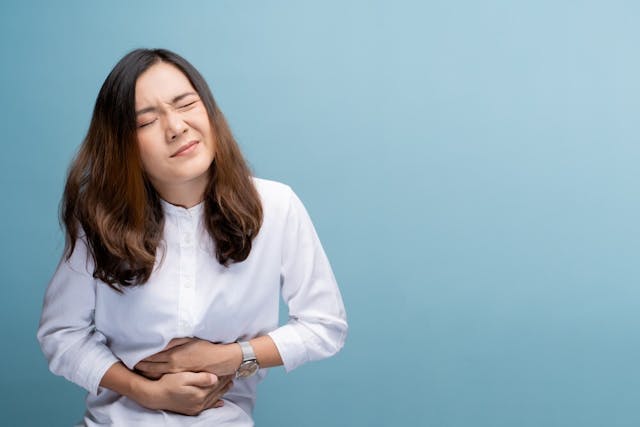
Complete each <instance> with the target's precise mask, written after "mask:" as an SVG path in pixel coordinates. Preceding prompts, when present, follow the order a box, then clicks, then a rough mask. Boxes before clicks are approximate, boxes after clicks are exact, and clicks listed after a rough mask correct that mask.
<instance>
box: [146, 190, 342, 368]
mask: <svg viewBox="0 0 640 427" xmlns="http://www.w3.org/2000/svg"><path fill="white" fill-rule="evenodd" d="M289 192H290V195H289V196H290V200H289V209H288V213H287V218H286V220H285V221H286V222H285V223H286V227H285V230H284V236H283V253H282V263H281V264H282V267H281V283H282V285H281V286H282V296H283V298H284V300H285V302H286V303H287V305H288V306H289V322H288V323H287V325H284V326H281V327H280V328H278V329H276V330H274V331H272V332H271V333H269V334H268V335H265V336H261V337H257V338H254V339H252V340H251V341H250V343H251V345H252V347H253V349H254V352H255V354H256V358H257V359H258V363H259V365H260V367H262V368H269V367H273V366H280V365H284V366H285V369H286V370H287V371H291V370H292V369H294V368H296V367H297V366H299V365H301V364H302V363H305V362H307V361H311V360H318V359H322V358H324V357H328V356H331V355H333V354H335V353H337V352H338V351H339V350H340V348H342V346H343V344H344V340H345V338H346V333H347V322H346V314H345V310H344V305H343V303H342V297H341V295H340V291H339V290H338V286H337V284H336V281H335V278H334V276H333V272H332V270H331V267H330V265H329V261H328V260H327V257H326V255H325V253H324V250H323V249H322V245H321V244H320V241H319V239H318V236H317V234H316V232H315V229H314V227H313V224H312V223H311V219H310V218H309V215H308V214H307V212H306V210H305V208H304V206H303V205H302V202H300V200H299V199H298V198H297V196H296V195H295V194H294V193H293V192H292V191H291V190H289ZM241 361H242V353H241V350H240V346H239V345H238V344H236V343H232V344H213V343H210V342H208V341H204V340H200V339H196V338H179V339H175V340H173V341H171V343H169V345H168V346H167V348H166V349H165V350H164V351H162V352H160V353H157V354H155V355H153V356H151V357H148V358H147V359H145V360H143V361H142V362H140V363H138V364H137V365H136V367H135V368H136V370H138V371H140V372H142V373H143V374H144V375H145V376H147V377H149V378H159V377H160V376H161V375H162V374H165V373H168V372H181V371H195V372H199V371H207V372H212V373H214V374H216V375H231V374H233V373H235V372H236V370H237V369H238V367H239V366H240V363H241Z"/></svg>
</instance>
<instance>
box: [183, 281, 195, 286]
mask: <svg viewBox="0 0 640 427" xmlns="http://www.w3.org/2000/svg"><path fill="white" fill-rule="evenodd" d="M183 283H184V287H185V288H190V287H192V286H193V280H191V279H184V282H183Z"/></svg>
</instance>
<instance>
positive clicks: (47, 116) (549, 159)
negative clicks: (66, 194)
mask: <svg viewBox="0 0 640 427" xmlns="http://www.w3.org/2000/svg"><path fill="white" fill-rule="evenodd" d="M131 3H135V5H133V6H132V5H131ZM639 5H640V3H638V2H636V1H548V0H538V1H526V2H523V1H514V0H503V1H499V0H488V1H482V2H480V1H478V2H475V1H462V0H458V1H455V0H453V1H451V0H450V1H446V0H442V1H415V2H412V1H406V0H405V1H393V2H392V1H335V0H331V1H327V0H324V1H317V2H307V1H293V0H291V1H231V0H226V1H190V2H167V1H150V0H147V1H139V2H128V1H109V2H107V1H68V2H44V1H43V2H33V1H31V2H29V1H20V2H19V1H13V2H11V1H4V2H2V5H1V6H0V45H1V46H2V48H1V49H2V51H1V53H2V67H1V69H0V85H1V88H2V96H1V100H0V102H1V105H2V107H1V113H2V114H1V115H0V120H1V124H2V140H1V143H0V144H1V152H0V162H1V164H0V166H1V167H0V174H1V177H2V186H3V188H4V191H3V193H4V194H3V197H2V206H3V207H2V221H1V222H0V227H1V233H2V253H1V256H0V260H1V261H0V262H1V263H2V265H1V271H2V285H3V287H2V299H1V301H2V302H1V303H0V304H1V307H0V308H1V309H0V316H1V317H0V324H1V325H3V328H2V335H1V336H0V339H1V341H2V352H1V354H2V359H1V364H0V366H1V367H0V381H1V384H0V390H1V391H0V394H1V396H0V397H1V399H0V405H1V409H0V413H1V414H2V417H3V419H2V420H1V421H0V423H1V424H3V425H7V426H9V425H11V426H12V425H25V426H52V427H55V426H68V425H71V423H72V422H73V421H75V420H77V419H78V418H79V417H80V415H81V413H82V410H83V400H82V399H83V392H82V391H81V390H80V389H78V388H77V387H76V386H74V385H72V384H70V383H67V382H66V381H65V380H63V379H61V378H58V377H54V376H53V375H52V374H50V373H49V372H48V371H47V368H46V365H45V361H44V358H43V356H42V354H41V353H40V350H39V348H38V345H37V343H36V339H35V332H36V328H37V324H38V317H39V311H40V307H41V302H42V296H43V292H44V289H45V286H46V284H47V281H48V279H49V277H50V275H51V274H52V272H53V270H54V268H55V266H56V264H57V262H58V259H59V256H60V253H61V250H62V245H63V239H62V234H61V232H60V229H59V227H58V223H57V208H58V203H59V199H60V196H61V192H62V186H63V182H64V175H65V170H66V168H67V166H68V164H69V161H70V159H71V157H72V155H73V153H74V152H75V150H76V148H77V147H78V145H79V143H80V141H81V139H82V137H83V136H84V133H85V132H86V129H87V125H88V122H89V119H90V115H91V110H92V107H93V103H94V100H95V97H96V95H97V92H98V89H99V87H100V85H101V84H102V81H103V80H104V78H105V77H106V75H107V73H108V71H109V70H110V69H111V67H112V66H113V65H114V64H115V62H116V61H117V60H118V59H119V58H120V57H121V56H122V55H123V54H125V53H126V52H127V51H129V50H130V49H132V48H135V47H142V46H144V47H167V48H169V49H173V50H175V51H177V52H179V53H180V54H182V55H183V56H185V57H186V58H187V59H189V60H190V61H191V62H192V63H193V64H194V65H195V66H196V67H197V68H199V69H200V70H201V72H202V73H203V74H204V76H205V78H206V79H207V80H208V81H209V83H210V85H211V87H212V90H213V92H214V95H215V96H216V98H217V100H218V102H219V104H220V106H221V108H222V109H223V111H224V112H225V114H226V116H227V118H228V119H229V121H230V123H231V126H232V128H233V130H234V132H235V135H236V136H237V138H238V140H239V142H240V143H241V145H242V148H243V150H244V152H245V154H246V156H247V158H248V159H249V161H250V163H251V164H252V166H253V168H254V170H255V172H256V174H257V175H258V176H261V177H265V178H271V179H276V180H281V181H284V182H286V183H288V184H290V185H292V186H293V188H294V189H295V190H296V191H297V192H298V194H299V195H300V197H301V198H302V200H303V201H304V202H305V204H306V206H307V208H308V210H309V211H310V213H311V215H312V218H313V220H314V222H315V225H316V228H317V229H318V232H319V234H320V237H321V239H322V241H323V243H324V246H325V249H326V251H327V253H328V254H329V257H330V259H331V261H332V264H333V267H334V269H335V273H336V276H337V278H338V279H339V282H340V285H341V288H342V292H343V296H344V300H345V303H346V305H347V309H348V314H349V320H350V325H351V329H350V336H349V339H348V342H347V345H346V347H345V348H344V350H343V351H342V352H341V353H340V354H339V355H338V356H337V357H335V358H332V359H329V360H326V361H323V362H318V363H312V364H309V365H306V366H304V367H302V368H300V369H299V370H297V371H294V372H293V373H290V374H285V373H284V372H283V371H282V370H281V369H275V370H273V372H272V373H271V375H270V377H269V378H268V379H267V381H266V382H265V383H264V384H263V385H262V386H261V388H260V390H259V397H258V406H257V409H256V421H257V424H258V426H334V425H335V426H342V425H345V426H347V425H349V426H409V425H421V426H423V425H424V426H443V427H444V426H447V427H469V426H474V427H475V426H480V427H484V426H486V427H498V426H505V427H513V426H518V427H521V426H522V427H524V426H532V427H534V426H535V427H539V426H545V427H549V426H563V427H564V426H580V427H587V426H607V427H613V426H638V425H640V370H639V369H638V368H639V363H640V341H639V339H638V338H639V332H640V310H639V307H640V288H639V286H640V280H639V279H640V271H639V267H640V264H639V263H638V261H639V258H638V255H639V254H640V226H639V225H638V219H639V218H640V192H639V190H638V183H639V182H640V181H639V180H640V167H639V164H640V145H639V142H640V141H639V140H638V123H639V117H640V115H639V113H640V50H639V45H640V25H638V23H639V22H640V6H639Z"/></svg>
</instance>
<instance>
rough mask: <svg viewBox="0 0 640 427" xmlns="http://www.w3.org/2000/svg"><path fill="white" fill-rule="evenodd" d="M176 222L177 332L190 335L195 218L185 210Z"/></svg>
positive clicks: (194, 265)
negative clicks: (177, 238) (177, 261)
mask: <svg viewBox="0 0 640 427" xmlns="http://www.w3.org/2000/svg"><path fill="white" fill-rule="evenodd" d="M178 224H179V226H178V228H179V239H180V259H179V275H178V286H179V303H178V334H179V336H180V337H190V336H191V335H193V327H194V318H193V312H194V307H195V305H194V304H195V279H196V277H195V273H196V256H195V255H196V254H195V248H196V235H195V230H196V219H195V218H194V216H193V215H192V214H191V213H190V212H189V211H185V212H183V214H182V215H180V218H179V221H178Z"/></svg>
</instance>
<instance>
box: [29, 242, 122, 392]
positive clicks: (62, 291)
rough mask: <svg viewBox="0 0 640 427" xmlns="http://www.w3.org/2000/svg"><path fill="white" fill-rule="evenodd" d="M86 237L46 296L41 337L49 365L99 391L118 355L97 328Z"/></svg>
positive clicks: (61, 267) (60, 268)
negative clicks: (94, 320) (101, 382)
mask: <svg viewBox="0 0 640 427" xmlns="http://www.w3.org/2000/svg"><path fill="white" fill-rule="evenodd" d="M92 272H93V264H92V259H91V256H90V255H89V253H88V250H87V246H86V244H85V242H84V240H83V239H78V240H77V242H76V247H75V250H74V251H73V253H72V254H71V257H70V258H69V259H68V260H66V259H62V260H61V261H60V264H59V265H58V268H57V270H56V272H55V273H54V275H53V277H52V279H51V281H50V282H49V286H48V287H47V291H46V293H45V297H44V304H43V308H42V316H41V319H40V327H39V328H38V334H37V336H38V341H39V342H40V346H41V348H42V352H43V353H44V355H45V357H46V358H47V360H48V362H49V369H50V370H51V371H52V372H53V373H54V374H56V375H62V376H64V377H65V378H66V379H68V380H69V381H71V382H73V383H75V384H77V385H79V386H80V387H83V388H85V389H86V390H88V391H89V392H90V393H94V394H95V393H97V391H98V386H99V383H100V379H101V378H102V376H103V375H104V374H105V372H106V371H107V369H109V367H111V366H112V365H113V364H114V363H116V362H118V358H117V357H116V356H114V354H113V353H112V352H111V350H110V349H109V348H108V347H107V346H106V338H105V337H104V335H102V334H101V333H100V332H99V331H98V330H96V329H95V326H94V323H93V313H94V308H95V288H96V280H95V279H94V278H93V277H92Z"/></svg>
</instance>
